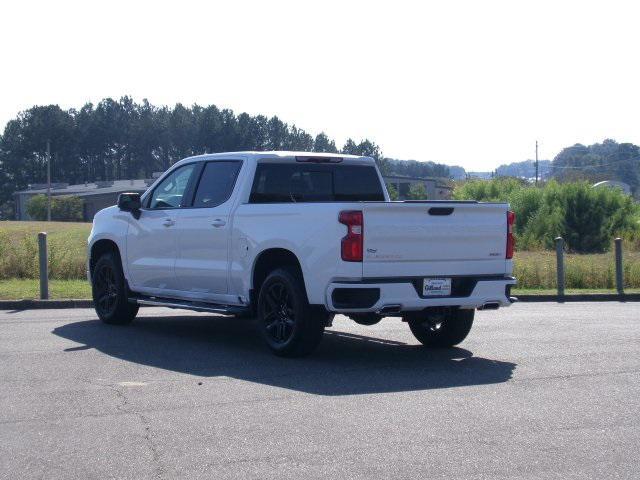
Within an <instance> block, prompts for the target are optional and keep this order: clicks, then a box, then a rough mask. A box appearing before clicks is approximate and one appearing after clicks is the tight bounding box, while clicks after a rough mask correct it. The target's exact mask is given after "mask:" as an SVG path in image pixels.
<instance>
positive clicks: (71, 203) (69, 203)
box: [27, 195, 83, 222]
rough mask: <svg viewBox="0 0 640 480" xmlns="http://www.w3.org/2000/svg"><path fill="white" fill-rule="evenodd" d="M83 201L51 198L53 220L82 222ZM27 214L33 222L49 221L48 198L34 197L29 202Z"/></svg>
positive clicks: (71, 198) (42, 196)
mask: <svg viewBox="0 0 640 480" xmlns="http://www.w3.org/2000/svg"><path fill="white" fill-rule="evenodd" d="M82 205H83V203H82V200H81V199H80V198H78V197H74V196H66V195H65V196H55V197H51V220H55V221H59V222H81V221H82ZM27 213H28V214H29V217H31V218H32V219H33V220H40V221H44V220H46V219H47V196H46V195H34V196H33V197H31V198H30V199H29V201H28V202H27Z"/></svg>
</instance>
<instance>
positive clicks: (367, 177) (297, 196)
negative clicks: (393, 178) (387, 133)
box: [249, 163, 384, 203]
mask: <svg viewBox="0 0 640 480" xmlns="http://www.w3.org/2000/svg"><path fill="white" fill-rule="evenodd" d="M369 201H384V193H383V192H382V185H381V184H380V178H379V177H378V173H377V171H376V169H375V167H373V166H367V165H317V164H313V165H310V164H304V165H301V164H296V163H260V164H258V167H257V169H256V176H255V178H254V180H253V188H252V189H251V197H250V199H249V202H250V203H292V202H369Z"/></svg>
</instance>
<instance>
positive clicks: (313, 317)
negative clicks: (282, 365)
mask: <svg viewBox="0 0 640 480" xmlns="http://www.w3.org/2000/svg"><path fill="white" fill-rule="evenodd" d="M257 310H258V326H259V329H260V333H261V334H262V337H263V338H264V339H265V341H266V342H267V345H268V346H269V348H270V349H271V350H272V351H273V352H274V353H275V354H276V355H280V356H284V357H300V356H303V355H308V354H309V353H311V352H312V351H313V350H315V349H316V347H317V346H318V344H319V343H320V340H321V339H322V334H323V333H324V327H325V325H327V322H328V320H329V314H328V313H326V312H324V311H318V310H316V309H315V308H313V307H311V306H310V305H309V303H308V301H307V295H306V293H305V290H304V283H303V280H302V277H301V275H300V273H299V272H298V271H297V269H294V268H279V269H277V270H274V271H273V272H271V273H270V274H269V275H268V276H267V278H266V279H265V281H264V282H263V283H262V286H261V287H260V293H259V295H258V308H257Z"/></svg>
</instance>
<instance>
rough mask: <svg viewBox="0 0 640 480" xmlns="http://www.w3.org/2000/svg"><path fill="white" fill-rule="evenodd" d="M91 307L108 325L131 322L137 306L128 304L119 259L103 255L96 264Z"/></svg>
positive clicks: (92, 283) (92, 277)
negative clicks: (92, 306)
mask: <svg viewBox="0 0 640 480" xmlns="http://www.w3.org/2000/svg"><path fill="white" fill-rule="evenodd" d="M91 292H92V295H93V305H94V308H95V310H96V313H97V314H98V318H99V319H100V320H102V321H103V322H104V323H108V324H110V325H127V324H129V323H131V322H132V321H133V319H134V318H135V317H136V315H137V313H138V308H139V306H138V305H136V304H134V303H129V300H128V291H127V284H126V282H125V279H124V275H123V273H122V263H121V262H120V257H119V256H118V255H117V254H115V253H112V252H109V253H105V254H104V255H102V256H101V257H100V258H99V259H98V261H97V262H96V265H95V267H94V268H93V272H92V275H91Z"/></svg>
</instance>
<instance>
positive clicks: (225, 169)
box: [193, 161, 241, 208]
mask: <svg viewBox="0 0 640 480" xmlns="http://www.w3.org/2000/svg"><path fill="white" fill-rule="evenodd" d="M240 165H241V163H240V162H231V161H230V162H224V161H223V162H208V163H207V164H206V165H205V167H204V170H203V172H202V176H201V177H200V182H199V183H198V188H197V190H196V196H195V199H194V201H193V206H194V207H200V208H203V207H215V206H216V205H220V204H222V203H224V202H226V201H227V200H228V199H229V197H230V196H231V192H232V191H233V186H234V185H235V183H236V178H237V177H238V172H239V171H240Z"/></svg>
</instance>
